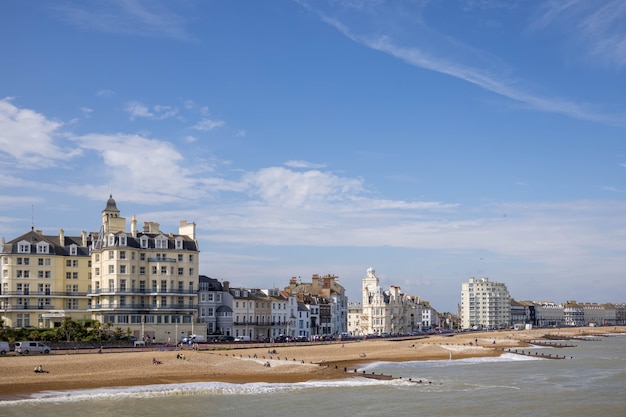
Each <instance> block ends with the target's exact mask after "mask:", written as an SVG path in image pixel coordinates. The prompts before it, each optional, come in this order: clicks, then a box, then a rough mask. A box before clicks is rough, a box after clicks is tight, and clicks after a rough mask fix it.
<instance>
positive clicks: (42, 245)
mask: <svg viewBox="0 0 626 417" xmlns="http://www.w3.org/2000/svg"><path fill="white" fill-rule="evenodd" d="M49 250H50V245H48V244H47V243H46V242H39V243H37V253H49Z"/></svg>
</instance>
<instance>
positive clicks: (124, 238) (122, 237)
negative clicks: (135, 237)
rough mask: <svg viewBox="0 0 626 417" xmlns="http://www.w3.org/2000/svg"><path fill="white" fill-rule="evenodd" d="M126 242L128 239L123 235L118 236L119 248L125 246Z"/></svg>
mask: <svg viewBox="0 0 626 417" xmlns="http://www.w3.org/2000/svg"><path fill="white" fill-rule="evenodd" d="M127 242H128V237H127V236H126V235H125V234H121V235H120V246H126V245H127Z"/></svg>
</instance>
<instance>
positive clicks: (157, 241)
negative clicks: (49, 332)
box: [87, 196, 199, 342]
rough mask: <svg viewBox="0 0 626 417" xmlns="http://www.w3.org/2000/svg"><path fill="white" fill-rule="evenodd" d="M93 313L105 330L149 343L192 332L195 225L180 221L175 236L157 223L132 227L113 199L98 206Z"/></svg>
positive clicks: (195, 288) (195, 281)
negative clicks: (112, 329) (98, 227)
mask: <svg viewBox="0 0 626 417" xmlns="http://www.w3.org/2000/svg"><path fill="white" fill-rule="evenodd" d="M90 251H91V287H90V289H89V291H88V293H87V296H88V297H89V300H90V305H89V311H90V313H91V317H92V318H93V319H95V320H98V321H99V322H100V323H102V324H103V325H104V326H107V327H109V328H119V329H122V330H123V331H124V333H127V334H129V335H130V336H135V337H136V338H137V339H144V340H147V341H156V342H163V341H167V340H170V341H174V340H178V339H180V337H183V336H187V335H189V334H195V329H194V326H196V325H197V324H196V317H197V311H198V305H197V297H198V255H199V250H198V243H197V241H196V225H195V223H187V222H186V221H185V220H183V221H181V222H180V225H179V230H178V234H173V233H164V232H162V231H161V230H160V228H159V224H158V223H156V222H146V223H144V227H143V230H142V231H140V230H138V229H137V220H136V218H135V216H134V215H133V217H132V220H131V224H130V230H129V231H128V230H126V219H125V218H124V217H121V216H120V211H119V210H118V209H117V205H116V202H115V200H114V199H113V197H112V196H111V197H110V198H109V200H108V201H107V204H106V207H105V208H104V210H102V226H101V228H100V232H99V233H98V234H97V236H96V237H95V238H94V239H93V240H92V242H91V247H90Z"/></svg>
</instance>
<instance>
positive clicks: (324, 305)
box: [285, 274, 348, 336]
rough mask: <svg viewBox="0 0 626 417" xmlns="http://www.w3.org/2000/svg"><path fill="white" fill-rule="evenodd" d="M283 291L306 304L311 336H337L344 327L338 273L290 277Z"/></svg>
mask: <svg viewBox="0 0 626 417" xmlns="http://www.w3.org/2000/svg"><path fill="white" fill-rule="evenodd" d="M285 291H286V292H287V293H288V294H290V295H295V296H298V298H297V301H298V302H304V303H305V304H307V305H309V306H310V307H309V308H310V310H311V311H310V320H311V336H338V335H339V334H341V333H344V332H347V331H348V297H346V291H345V288H344V287H342V286H341V285H340V284H339V277H338V276H336V275H330V274H327V275H324V276H320V275H318V274H313V276H312V278H311V281H310V282H303V281H302V280H301V279H300V278H299V277H298V278H296V277H292V278H291V279H290V280H289V286H288V287H285Z"/></svg>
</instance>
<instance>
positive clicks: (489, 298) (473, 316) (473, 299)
mask: <svg viewBox="0 0 626 417" xmlns="http://www.w3.org/2000/svg"><path fill="white" fill-rule="evenodd" d="M510 322H511V296H510V295H509V291H508V290H507V288H506V285H505V284H503V283H500V282H492V281H489V279H488V278H480V279H476V278H474V277H471V278H470V279H469V280H468V281H467V282H464V283H463V284H462V285H461V327H462V328H463V329H471V328H487V329H497V328H508V327H509V326H510Z"/></svg>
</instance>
